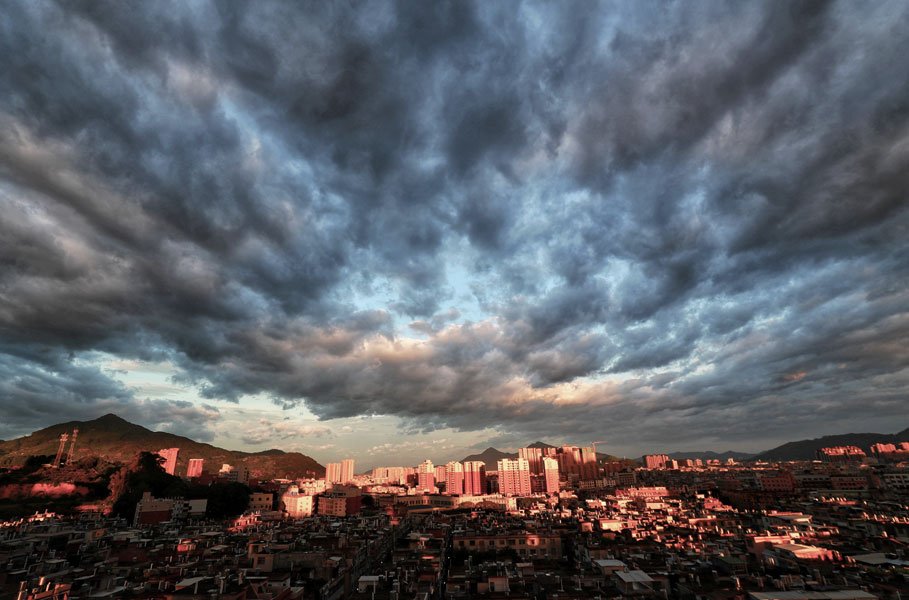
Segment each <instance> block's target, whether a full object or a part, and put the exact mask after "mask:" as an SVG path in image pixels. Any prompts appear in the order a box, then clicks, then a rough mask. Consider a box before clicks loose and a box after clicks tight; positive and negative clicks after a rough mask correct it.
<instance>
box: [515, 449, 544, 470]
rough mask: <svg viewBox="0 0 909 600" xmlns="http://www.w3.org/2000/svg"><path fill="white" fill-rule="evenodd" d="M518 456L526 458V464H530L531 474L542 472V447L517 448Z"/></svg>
mask: <svg viewBox="0 0 909 600" xmlns="http://www.w3.org/2000/svg"><path fill="white" fill-rule="evenodd" d="M518 458H523V459H525V460H527V464H528V465H530V473H531V475H542V474H543V449H542V448H518Z"/></svg>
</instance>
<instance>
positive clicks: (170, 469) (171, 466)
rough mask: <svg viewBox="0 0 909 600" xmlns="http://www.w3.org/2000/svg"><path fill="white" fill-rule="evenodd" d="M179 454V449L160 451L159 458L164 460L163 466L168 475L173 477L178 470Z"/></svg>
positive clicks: (163, 449)
mask: <svg viewBox="0 0 909 600" xmlns="http://www.w3.org/2000/svg"><path fill="white" fill-rule="evenodd" d="M179 452H180V449H179V448H162V449H161V450H158V456H160V457H161V458H163V459H164V464H163V465H161V466H162V467H164V470H165V471H167V474H168V475H173V474H174V471H176V470H177V454H178V453H179Z"/></svg>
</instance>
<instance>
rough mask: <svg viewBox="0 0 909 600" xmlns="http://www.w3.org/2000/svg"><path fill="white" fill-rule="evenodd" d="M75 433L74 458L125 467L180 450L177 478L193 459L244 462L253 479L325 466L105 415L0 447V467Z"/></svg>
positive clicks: (47, 450) (214, 464)
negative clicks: (140, 456) (144, 455)
mask: <svg viewBox="0 0 909 600" xmlns="http://www.w3.org/2000/svg"><path fill="white" fill-rule="evenodd" d="M74 428H78V429H79V436H78V441H77V442H76V446H75V457H76V458H77V459H78V458H81V457H83V456H98V457H101V458H104V459H105V460H108V461H111V462H118V463H121V464H128V463H129V462H130V461H131V460H132V459H133V458H134V457H135V455H136V454H137V453H138V452H157V451H158V450H159V449H161V448H174V447H176V448H180V453H179V454H178V455H177V473H179V474H182V473H185V472H186V471H185V469H186V465H187V463H188V461H189V459H191V458H201V459H203V460H204V461H205V467H206V469H207V470H216V469H217V468H218V467H219V466H220V465H221V464H224V463H229V464H234V465H236V464H237V463H238V462H243V463H246V464H247V465H248V466H249V467H250V471H251V473H252V474H253V475H254V476H256V477H266V478H269V479H270V478H273V477H287V476H290V477H291V478H293V477H303V476H307V475H309V476H312V475H315V476H322V474H324V472H325V467H323V466H322V465H320V464H319V463H318V462H316V461H315V460H314V459H313V458H311V457H309V456H306V455H304V454H301V453H299V452H284V451H283V450H278V449H271V450H264V451H262V452H255V453H250V452H240V451H235V450H226V449H224V448H218V447H216V446H212V445H211V444H206V443H201V442H196V441H195V440H193V439H190V438H187V437H184V436H180V435H176V434H173V433H168V432H166V431H152V430H150V429H147V428H145V427H142V426H141V425H136V424H135V423H130V422H129V421H127V420H126V419H123V418H122V417H120V416H118V415H115V414H113V413H108V414H106V415H104V416H102V417H98V418H97V419H94V420H91V421H70V422H67V423H58V424H57V425H51V426H50V427H46V428H44V429H42V430H40V431H36V432H34V433H32V434H31V435H27V436H24V437H21V438H18V439H15V440H9V441H6V442H0V464H3V465H16V464H22V463H23V462H25V460H27V459H28V457H29V456H42V455H50V456H53V455H54V454H55V453H56V452H57V449H58V447H59V443H60V436H61V434H64V433H69V432H70V431H71V430H72V429H74Z"/></svg>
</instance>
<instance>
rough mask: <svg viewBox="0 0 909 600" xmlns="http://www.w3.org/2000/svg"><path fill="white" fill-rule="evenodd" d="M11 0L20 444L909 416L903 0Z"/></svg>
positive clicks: (13, 378)
mask: <svg viewBox="0 0 909 600" xmlns="http://www.w3.org/2000/svg"><path fill="white" fill-rule="evenodd" d="M7 8H8V10H5V11H4V14H3V15H0V27H2V30H3V31H4V35H3V36H0V50H2V51H3V55H4V56H5V57H8V65H7V68H6V69H3V70H2V72H0V90H3V91H2V92H0V214H2V217H0V257H2V259H0V439H7V440H8V439H12V438H15V437H19V436H23V435H27V434H28V433H30V432H32V431H35V430H38V429H41V428H43V427H46V426H49V425H52V424H55V423H59V422H63V421H69V420H79V421H84V420H89V419H94V418H97V417H100V416H102V415H104V414H107V413H116V414H118V415H121V416H122V417H123V418H125V419H127V420H129V421H130V422H133V423H138V424H141V425H143V426H146V427H148V428H150V429H153V430H160V431H169V432H173V433H176V434H179V435H185V436H187V437H190V438H192V439H195V440H199V441H203V442H210V443H213V444H215V445H218V446H221V447H225V448H231V449H236V450H243V451H249V452H257V451H261V450H265V449H268V448H280V449H284V450H291V451H300V452H302V453H304V454H307V455H309V456H314V457H315V456H318V457H319V459H320V461H322V462H340V461H341V460H342V459H345V458H353V459H355V460H356V464H357V466H358V468H359V465H363V466H364V467H365V466H366V465H369V464H373V463H375V464H378V463H380V462H382V463H388V464H396V463H400V462H401V460H402V459H403V458H405V457H407V456H413V455H419V456H421V457H423V458H428V459H430V460H432V461H434V462H435V464H437V465H444V464H446V462H447V461H448V460H450V459H451V457H452V456H459V455H460V456H466V455H467V454H472V453H475V452H479V451H482V450H483V449H485V448H487V447H496V448H501V449H509V450H514V449H517V448H520V447H521V446H522V445H524V444H528V443H531V442H533V441H537V440H540V441H544V442H547V443H550V444H553V445H560V444H563V443H578V444H581V445H587V444H589V443H590V442H588V441H586V440H590V441H593V440H608V441H607V442H606V443H604V444H602V446H601V447H600V448H598V449H599V450H600V451H603V452H608V453H610V454H614V455H618V456H623V455H624V456H629V457H631V456H641V455H643V454H645V453H650V452H674V451H707V450H714V451H717V452H722V451H726V450H734V451H739V452H759V451H762V450H767V449H770V448H772V447H774V446H776V445H778V444H780V443H783V442H787V441H791V440H796V439H803V438H808V437H811V438H815V437H820V436H822V435H830V434H838V433H847V432H862V431H874V432H882V433H893V432H894V431H895V430H899V429H901V428H903V427H905V424H906V421H907V417H909V408H907V406H909V403H907V397H906V396H907V394H906V390H907V389H909V345H907V344H906V343H905V340H907V339H909V287H907V282H909V234H907V232H909V201H907V199H906V193H905V190H907V189H909V174H907V173H909V172H907V170H906V168H905V165H906V164H907V163H909V143H907V140H909V112H907V110H906V97H907V91H906V84H905V65H906V59H905V58H904V52H905V50H904V48H905V47H906V45H907V43H909V27H905V24H906V23H907V22H909V6H907V5H906V4H905V3H899V2H881V3H875V4H873V5H867V6H864V5H863V6H861V7H859V6H856V5H854V4H849V3H846V2H830V3H817V2H788V3H782V2H768V3H755V4H736V3H732V4H727V3H703V4H700V3H699V4H693V3H688V4H686V3H675V4H667V3H657V2H655V3H648V2H635V3H619V4H615V5H613V4H606V3H602V4H591V5H585V6H584V9H583V10H567V9H566V7H565V6H563V5H559V4H553V3H544V2H524V3H515V4H512V3H502V4H497V3H496V4H490V3H470V2H459V3H452V4H444V3H433V4H427V5H414V4H412V3H401V4H395V3H374V4H372V3H367V4H363V5H361V6H359V7H358V9H357V10H353V9H349V8H343V7H340V6H336V5H331V4H326V5H323V6H320V5H315V6H307V7H305V8H303V7H300V6H298V5H295V4H277V3H276V4H271V3H268V4H257V3H248V4H242V3H238V4H231V5H225V4H222V3H214V2H211V3H206V2H200V3H194V4H192V5H183V4H179V3H177V4H173V5H168V4H165V3H144V4H138V5H136V4H129V5H127V4H116V3H112V4H98V3H87V4H79V3H54V2H46V3H13V4H11V5H10V6H9V7H7ZM61 448H62V446H61ZM428 475H429V474H428V473H427V476H428Z"/></svg>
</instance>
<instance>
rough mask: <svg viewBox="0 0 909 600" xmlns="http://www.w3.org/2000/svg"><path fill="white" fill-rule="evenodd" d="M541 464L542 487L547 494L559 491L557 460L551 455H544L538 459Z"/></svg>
mask: <svg viewBox="0 0 909 600" xmlns="http://www.w3.org/2000/svg"><path fill="white" fill-rule="evenodd" d="M540 462H541V463H542V464H543V481H544V485H543V489H544V490H545V492H546V493H547V494H554V493H556V492H558V491H559V461H557V460H556V459H554V458H552V457H551V456H544V457H543V459H542V460H541V461H540Z"/></svg>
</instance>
